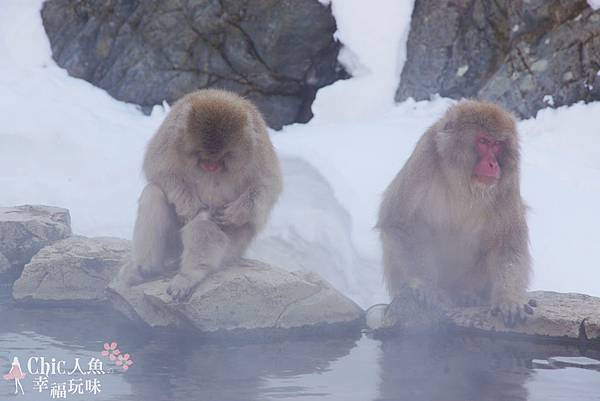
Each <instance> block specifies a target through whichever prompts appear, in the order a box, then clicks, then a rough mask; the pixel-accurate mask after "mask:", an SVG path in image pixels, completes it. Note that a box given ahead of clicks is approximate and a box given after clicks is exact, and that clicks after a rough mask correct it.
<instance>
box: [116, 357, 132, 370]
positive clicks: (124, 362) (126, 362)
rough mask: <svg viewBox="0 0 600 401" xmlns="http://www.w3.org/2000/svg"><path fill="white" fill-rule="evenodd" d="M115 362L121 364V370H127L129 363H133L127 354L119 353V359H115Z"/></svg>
mask: <svg viewBox="0 0 600 401" xmlns="http://www.w3.org/2000/svg"><path fill="white" fill-rule="evenodd" d="M115 364H117V366H123V370H127V369H129V367H130V366H131V365H133V361H132V360H131V358H130V357H129V354H125V355H123V354H121V355H119V359H117V362H115Z"/></svg>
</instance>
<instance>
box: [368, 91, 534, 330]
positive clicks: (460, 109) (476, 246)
mask: <svg viewBox="0 0 600 401" xmlns="http://www.w3.org/2000/svg"><path fill="white" fill-rule="evenodd" d="M479 132H485V133H487V134H488V135H490V136H491V137H493V138H496V139H498V140H503V141H505V144H506V147H505V152H504V153H503V154H502V157H500V158H499V159H498V162H499V164H500V167H501V169H502V175H501V177H500V179H499V180H498V182H497V183H496V184H495V185H492V186H487V185H484V184H481V183H478V182H476V181H475V180H473V178H472V172H473V168H474V166H475V164H476V163H477V158H478V156H477V153H476V151H475V148H474V146H475V135H477V134H478V133H479ZM377 227H378V228H379V230H380V234H381V240H382V245H383V265H384V276H385V281H386V284H387V287H388V291H389V293H390V295H391V296H395V295H398V294H399V293H400V292H401V291H404V290H408V291H412V292H414V293H415V294H416V295H417V296H418V297H419V298H421V299H422V300H423V298H425V299H427V298H428V299H429V300H428V301H429V302H443V301H446V302H448V301H450V302H452V303H454V304H458V305H460V304H477V305H490V306H491V308H492V310H494V311H499V312H501V313H502V315H503V317H504V319H505V323H507V324H514V323H517V322H518V321H519V320H521V319H523V318H524V314H523V312H524V311H526V312H528V313H529V312H531V310H530V308H528V307H527V306H526V305H524V301H525V299H524V297H525V291H526V288H527V286H528V283H529V276H530V255H529V240H528V229H527V222H526V206H525V205H524V203H523V200H522V198H521V194H520V185H519V143H518V136H517V130H516V126H515V122H514V119H513V118H512V117H511V116H510V115H509V114H508V113H507V112H505V111H504V110H502V109H501V108H500V107H498V106H496V105H494V104H491V103H485V102H476V101H462V102H460V103H458V104H456V105H454V106H453V107H451V108H450V109H449V110H448V111H447V112H446V114H445V115H444V116H443V118H442V119H440V120H439V121H438V122H436V123H435V124H434V125H433V126H432V127H430V128H429V129H428V130H427V132H425V134H424V135H423V137H422V138H421V139H420V140H419V142H418V143H417V145H416V147H415V150H414V151H413V153H412V155H411V156H410V158H409V159H408V161H407V162H406V164H405V165H404V167H403V168H402V169H401V170H400V172H399V173H398V174H397V176H396V177H395V178H394V180H393V181H392V183H391V184H390V185H389V187H388V188H387V190H386V191H385V194H384V197H383V201H382V204H381V207H380V210H379V220H378V224H377Z"/></svg>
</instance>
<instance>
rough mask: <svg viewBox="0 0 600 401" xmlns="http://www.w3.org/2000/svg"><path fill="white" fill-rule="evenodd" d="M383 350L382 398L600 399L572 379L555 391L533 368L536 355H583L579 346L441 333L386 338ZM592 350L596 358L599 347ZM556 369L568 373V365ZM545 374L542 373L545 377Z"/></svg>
mask: <svg viewBox="0 0 600 401" xmlns="http://www.w3.org/2000/svg"><path fill="white" fill-rule="evenodd" d="M381 351H382V352H381V371H382V384H381V392H380V398H379V399H380V400H390V401H391V400H398V401H400V400H407V401H408V400H410V401H421V400H423V401H425V400H444V401H470V400H473V401H488V400H489V401H498V400H515V401H516V400H538V399H548V396H550V395H553V396H554V397H555V398H553V399H556V400H565V401H567V400H573V399H577V400H598V399H599V398H598V396H596V397H597V398H584V397H582V395H583V393H582V392H572V389H571V388H569V387H568V385H567V386H563V385H561V384H559V385H558V386H557V388H555V389H554V390H557V389H559V390H560V389H562V392H558V393H557V392H550V391H549V389H548V388H547V387H546V386H545V385H544V384H543V382H540V381H539V377H540V376H538V374H537V371H536V370H532V369H530V365H531V360H532V359H546V358H549V357H551V356H556V355H564V356H579V355H581V352H580V351H579V350H578V348H577V347H575V346H567V345H553V344H545V343H544V344H540V343H532V342H529V341H523V340H517V339H491V338H488V337H478V336H461V335H454V336H452V337H446V336H443V335H437V336H430V337H425V338H394V339H389V340H384V341H383V343H382V346H381ZM588 355H589V356H592V357H596V358H597V357H598V352H596V353H595V354H594V352H591V353H588ZM580 371H581V370H580ZM553 373H554V375H555V376H556V377H561V378H566V376H565V375H564V370H556V371H553ZM584 373H585V374H587V373H589V372H584ZM592 374H593V375H595V377H596V381H597V383H596V386H595V391H596V394H600V373H599V372H592ZM545 375H546V373H545V372H543V373H541V377H544V376H545ZM563 384H565V383H563ZM561 394H562V395H561ZM561 397H562V398H561Z"/></svg>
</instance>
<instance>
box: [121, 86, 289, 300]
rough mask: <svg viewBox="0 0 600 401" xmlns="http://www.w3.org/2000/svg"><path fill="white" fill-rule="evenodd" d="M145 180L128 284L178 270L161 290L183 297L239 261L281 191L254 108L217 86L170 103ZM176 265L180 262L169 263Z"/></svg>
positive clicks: (277, 168)
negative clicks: (212, 275) (174, 269)
mask: <svg viewBox="0 0 600 401" xmlns="http://www.w3.org/2000/svg"><path fill="white" fill-rule="evenodd" d="M143 171H144V174H145V176H146V179H147V181H148V185H146V187H145V188H144V190H143V192H142V194H141V196H140V199H139V206H138V215H137V220H136V222H135V227H134V232H133V263H130V264H128V265H127V266H126V267H125V268H124V270H127V271H125V272H123V276H124V279H125V281H126V283H127V284H130V285H133V284H137V283H140V282H142V281H144V280H145V279H146V278H149V277H151V276H153V275H156V274H160V273H164V272H165V270H166V269H167V268H166V267H165V266H168V265H171V266H172V265H174V266H176V268H177V267H178V268H179V271H178V272H177V274H176V275H175V276H174V278H173V279H172V280H171V283H170V285H169V287H168V289H167V292H168V293H169V295H171V297H172V298H173V299H174V300H176V301H182V300H184V299H186V298H187V297H188V296H189V295H190V293H191V292H192V291H193V290H194V288H195V287H196V286H197V285H198V284H199V283H200V282H201V281H202V280H203V279H204V278H205V277H206V276H207V275H208V274H209V273H210V272H212V271H214V270H215V269H219V268H221V267H222V266H223V265H225V264H227V263H230V262H232V261H235V260H236V259H238V258H240V257H241V256H242V254H243V253H244V251H245V250H246V248H247V247H248V246H249V245H250V243H251V241H252V240H253V238H254V237H255V236H256V234H257V232H258V231H259V230H260V229H261V228H262V227H263V226H264V224H265V223H266V221H267V218H268V216H269V213H270V212H271V209H272V208H273V206H274V204H275V202H276V201H277V198H278V197H279V194H280V193H281V190H282V177H281V170H280V165H279V160H278V159H277V156H276V154H275V150H274V149H273V145H272V144H271V141H270V139H269V135H268V133H267V128H266V125H265V122H264V120H263V118H262V116H261V115H260V113H259V111H258V110H257V109H256V107H255V106H254V105H253V104H252V103H250V102H249V101H247V100H245V99H243V98H242V97H240V96H238V95H236V94H234V93H230V92H226V91H221V90H215V89H207V90H199V91H196V92H193V93H191V94H189V95H187V96H185V97H183V98H182V99H181V100H179V101H178V102H176V103H175V105H174V106H173V107H172V109H171V111H170V112H169V114H168V115H167V117H166V119H165V121H164V122H163V123H162V125H161V126H160V128H159V129H158V131H157V132H156V134H155V135H154V137H153V138H152V139H151V140H150V143H149V144H148V147H147V150H146V155H145V159H144V165H143ZM173 261H175V262H179V263H173Z"/></svg>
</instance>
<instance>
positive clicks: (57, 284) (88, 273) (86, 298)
mask: <svg viewBox="0 0 600 401" xmlns="http://www.w3.org/2000/svg"><path fill="white" fill-rule="evenodd" d="M130 253H131V243H130V241H127V240H124V239H119V238H109V237H100V238H86V237H79V236H73V237H70V238H67V239H64V240H62V241H59V242H56V243H54V244H52V245H49V246H47V247H45V248H43V249H42V250H41V251H39V252H38V253H37V254H36V255H35V256H34V257H33V259H32V260H31V262H30V263H29V264H27V265H26V266H25V269H24V270H23V273H22V274H21V277H20V278H19V279H18V280H17V281H16V282H15V283H14V285H13V297H14V298H15V300H17V301H19V302H25V303H60V304H81V303H82V302H84V303H85V302H94V303H95V302H98V301H105V300H106V295H105V289H106V286H107V285H108V283H109V282H110V280H112V279H113V278H114V277H115V275H116V274H117V273H118V271H119V268H120V267H121V266H122V265H123V264H124V263H125V262H126V261H127V260H128V259H129V258H130Z"/></svg>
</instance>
